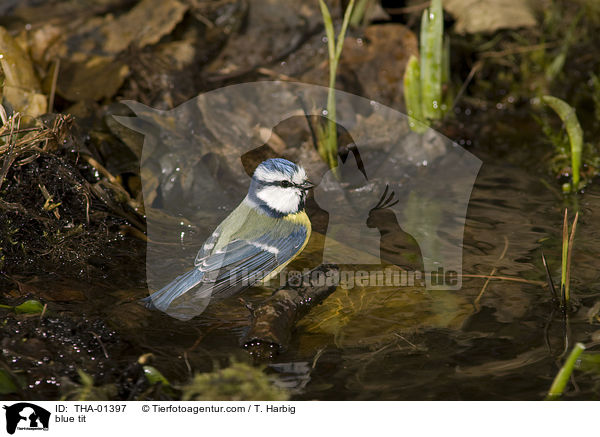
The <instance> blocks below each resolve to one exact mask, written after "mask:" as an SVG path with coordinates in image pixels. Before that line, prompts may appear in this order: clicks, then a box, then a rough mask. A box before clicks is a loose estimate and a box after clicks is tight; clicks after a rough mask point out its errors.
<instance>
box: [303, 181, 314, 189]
mask: <svg viewBox="0 0 600 437" xmlns="http://www.w3.org/2000/svg"><path fill="white" fill-rule="evenodd" d="M314 186H315V184H313V183H312V182H311V181H309V180H306V181H304V182H303V183H302V185H300V188H302V189H303V190H310V189H311V188H314Z"/></svg>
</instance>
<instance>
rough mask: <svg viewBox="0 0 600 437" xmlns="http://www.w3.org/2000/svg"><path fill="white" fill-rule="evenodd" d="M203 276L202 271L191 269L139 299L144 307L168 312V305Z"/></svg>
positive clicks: (195, 284) (198, 282)
mask: <svg viewBox="0 0 600 437" xmlns="http://www.w3.org/2000/svg"><path fill="white" fill-rule="evenodd" d="M203 276H204V273H203V272H201V271H200V270H198V269H192V270H190V271H189V272H187V273H184V274H183V275H181V276H178V277H177V278H176V279H175V280H173V281H171V282H170V283H169V284H167V285H165V286H164V287H163V288H161V289H160V290H158V291H156V292H155V293H153V294H151V295H150V296H148V297H146V298H144V299H142V300H141V301H142V302H143V303H144V304H145V305H146V308H156V309H158V310H160V311H163V312H165V313H170V311H169V306H170V305H171V302H173V301H174V300H175V299H177V298H178V297H180V296H182V295H184V294H185V293H187V292H188V291H189V290H191V289H192V288H194V287H195V286H197V285H198V284H200V282H202V277H203Z"/></svg>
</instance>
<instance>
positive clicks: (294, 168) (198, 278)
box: [143, 158, 313, 320]
mask: <svg viewBox="0 0 600 437" xmlns="http://www.w3.org/2000/svg"><path fill="white" fill-rule="evenodd" d="M312 186H313V185H312V183H311V182H309V181H308V179H307V177H306V172H305V171H304V169H303V168H302V167H300V166H298V165H296V164H294V163H293V162H290V161H288V160H286V159H281V158H275V159H268V160H266V161H264V162H262V163H261V164H259V165H258V167H256V170H255V171H254V174H253V176H252V180H251V182H250V188H249V189H248V194H247V195H246V197H245V198H244V200H243V201H242V202H241V203H240V204H239V205H238V206H237V208H235V209H234V210H233V211H232V212H231V214H229V216H227V217H226V218H225V220H223V221H222V222H221V224H220V225H219V226H217V228H216V229H215V230H214V232H213V233H212V235H211V236H210V237H208V239H207V240H206V241H205V242H204V244H203V246H202V248H201V249H200V251H199V252H198V255H197V256H196V260H195V262H194V268H193V269H192V270H190V271H189V272H187V273H184V274H183V275H181V276H179V277H178V278H177V279H175V280H174V281H172V282H171V283H169V284H168V285H166V286H165V287H163V288H162V289H160V290H158V291H157V292H155V293H154V294H151V295H150V296H148V297H147V298H145V299H143V302H144V303H145V304H146V306H147V307H148V308H156V309H158V310H160V311H163V312H165V313H167V314H169V315H170V316H172V317H175V318H177V319H180V320H189V319H191V318H192V317H194V316H197V315H198V314H200V313H202V312H203V311H204V310H205V309H206V306H207V305H208V303H209V301H210V300H211V299H212V298H225V297H229V296H232V295H234V294H236V293H238V292H240V291H241V290H243V289H244V288H247V287H249V286H251V285H253V284H254V283H256V282H258V281H261V280H262V281H267V280H269V279H270V278H272V277H274V276H275V275H277V274H278V273H279V272H280V271H281V270H282V269H283V268H284V267H285V266H286V265H287V264H288V263H289V262H291V261H292V260H293V259H294V258H295V257H296V256H298V254H299V253H300V252H302V250H303V249H304V247H305V246H306V243H307V242H308V239H309V237H310V232H311V224H310V220H309V219H308V216H307V215H306V212H304V203H305V200H306V195H307V192H308V190H309V189H310V188H312Z"/></svg>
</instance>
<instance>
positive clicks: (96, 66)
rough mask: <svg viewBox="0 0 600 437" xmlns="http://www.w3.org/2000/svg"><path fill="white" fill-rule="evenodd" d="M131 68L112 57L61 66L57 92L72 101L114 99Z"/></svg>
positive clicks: (96, 57) (95, 58) (96, 58)
mask: <svg viewBox="0 0 600 437" xmlns="http://www.w3.org/2000/svg"><path fill="white" fill-rule="evenodd" d="M128 74H129V67H128V66H127V65H125V64H124V63H122V62H120V61H116V60H114V59H113V58H112V57H103V56H94V57H92V58H90V59H89V60H87V61H85V62H77V63H65V64H64V66H62V65H61V71H60V74H59V76H58V82H57V86H56V90H57V92H58V94H60V95H61V96H62V97H64V98H65V99H67V100H70V101H78V100H85V99H90V100H100V99H102V98H110V97H112V96H113V95H114V94H115V93H116V92H117V91H118V90H119V88H121V86H122V85H123V82H124V81H125V78H126V77H127V75H128Z"/></svg>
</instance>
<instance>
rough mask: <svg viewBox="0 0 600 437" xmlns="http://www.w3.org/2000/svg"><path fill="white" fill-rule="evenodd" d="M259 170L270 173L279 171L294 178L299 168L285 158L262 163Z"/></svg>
mask: <svg viewBox="0 0 600 437" xmlns="http://www.w3.org/2000/svg"><path fill="white" fill-rule="evenodd" d="M259 168H261V169H263V170H266V171H268V172H272V171H278V172H281V173H284V174H286V175H288V176H290V177H291V176H292V175H293V174H294V173H295V172H296V171H297V170H298V166H297V165H296V164H294V163H293V162H291V161H288V160H287V159H283V158H272V159H267V160H266V161H263V162H261V163H260V164H259V165H258V167H256V169H257V170H258V169H259Z"/></svg>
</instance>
